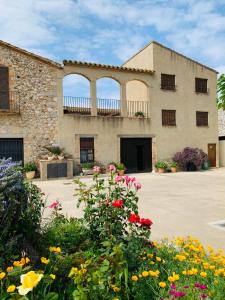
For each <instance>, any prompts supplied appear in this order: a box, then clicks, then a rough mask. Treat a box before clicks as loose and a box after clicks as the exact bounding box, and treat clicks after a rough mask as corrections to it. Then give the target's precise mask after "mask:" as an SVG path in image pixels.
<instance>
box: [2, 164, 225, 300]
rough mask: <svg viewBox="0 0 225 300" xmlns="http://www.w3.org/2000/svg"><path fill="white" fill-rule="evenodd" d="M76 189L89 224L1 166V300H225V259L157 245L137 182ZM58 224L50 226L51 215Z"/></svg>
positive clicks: (187, 242)
mask: <svg viewBox="0 0 225 300" xmlns="http://www.w3.org/2000/svg"><path fill="white" fill-rule="evenodd" d="M93 172H94V174H93V181H92V184H91V185H89V184H88V185H87V184H86V183H84V181H82V178H81V179H76V180H75V182H74V189H75V194H76V196H77V199H78V201H77V203H76V201H75V200H74V206H75V205H77V206H78V207H80V206H82V208H83V210H84V215H83V217H82V218H79V219H77V218H68V217H67V216H65V215H63V212H62V210H61V204H60V202H58V201H54V202H53V203H51V204H50V205H49V206H47V205H46V203H45V196H44V195H43V193H42V192H41V191H40V190H39V189H38V188H37V187H36V186H35V185H34V184H33V183H32V182H31V181H27V180H26V179H24V177H25V176H24V170H23V169H22V168H21V167H20V166H18V165H17V164H16V163H13V162H12V161H11V160H2V161H1V162H0V224H1V232H0V299H1V300H8V299H15V300H17V299H20V300H57V299H58V300H61V299H68V300H70V299H71V300H74V299H75V300H89V299H93V300H98V299H99V300H101V299H102V300H103V299H106V300H107V299H109V300H118V299H137V300H145V299H146V300H147V299H153V300H154V299H158V300H163V299H164V300H166V299H168V300H174V299H191V300H192V299H193V300H195V299H196V300H197V299H218V300H221V299H224V295H225V282H224V279H225V254H224V252H223V251H222V250H221V249H219V250H215V249H213V248H212V247H208V248H204V247H203V245H202V244H201V243H200V241H198V240H197V239H195V238H194V237H191V236H189V237H176V238H174V240H168V239H166V238H165V239H164V240H162V241H152V239H151V230H154V220H151V216H149V218H146V216H142V215H139V212H138V193H139V190H140V189H141V188H142V185H141V183H139V182H138V180H137V179H136V178H135V177H130V176H122V175H118V174H117V170H116V167H115V166H114V165H113V164H112V165H110V166H109V174H108V177H107V178H101V177H100V176H99V173H100V167H98V166H94V168H93ZM44 209H47V210H50V211H51V217H50V218H48V219H45V218H43V210H44Z"/></svg>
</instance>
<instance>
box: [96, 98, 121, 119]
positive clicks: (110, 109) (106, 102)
mask: <svg viewBox="0 0 225 300" xmlns="http://www.w3.org/2000/svg"><path fill="white" fill-rule="evenodd" d="M97 112H98V115H103V116H108V115H113V116H118V115H120V100H118V99H99V98H97Z"/></svg>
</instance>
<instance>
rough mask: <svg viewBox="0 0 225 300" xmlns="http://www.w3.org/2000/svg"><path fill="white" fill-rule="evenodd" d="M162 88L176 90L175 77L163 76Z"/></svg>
mask: <svg viewBox="0 0 225 300" xmlns="http://www.w3.org/2000/svg"><path fill="white" fill-rule="evenodd" d="M161 88H162V89H163V90H172V91H174V90H175V75H169V74H161Z"/></svg>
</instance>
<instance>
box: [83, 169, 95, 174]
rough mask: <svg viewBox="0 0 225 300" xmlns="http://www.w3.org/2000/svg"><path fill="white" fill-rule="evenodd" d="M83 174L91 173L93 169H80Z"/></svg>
mask: <svg viewBox="0 0 225 300" xmlns="http://www.w3.org/2000/svg"><path fill="white" fill-rule="evenodd" d="M82 173H83V175H93V174H94V171H93V169H82Z"/></svg>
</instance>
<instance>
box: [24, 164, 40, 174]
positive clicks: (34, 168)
mask: <svg viewBox="0 0 225 300" xmlns="http://www.w3.org/2000/svg"><path fill="white" fill-rule="evenodd" d="M23 170H24V172H32V171H37V166H36V164H35V162H28V163H26V164H25V165H24V167H23Z"/></svg>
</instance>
